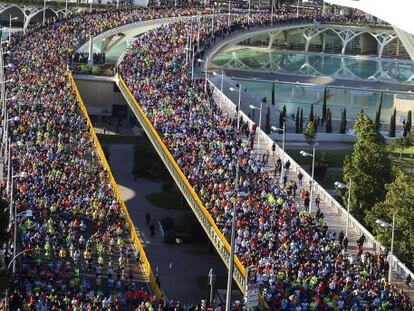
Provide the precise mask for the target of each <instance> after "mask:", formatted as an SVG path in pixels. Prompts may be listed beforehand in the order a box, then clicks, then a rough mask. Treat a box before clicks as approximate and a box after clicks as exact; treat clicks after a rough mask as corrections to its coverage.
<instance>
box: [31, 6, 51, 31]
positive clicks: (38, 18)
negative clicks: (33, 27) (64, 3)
mask: <svg viewBox="0 0 414 311" xmlns="http://www.w3.org/2000/svg"><path fill="white" fill-rule="evenodd" d="M43 11H45V18H46V19H48V18H51V17H57V16H58V13H57V12H56V11H54V10H52V9H50V8H46V9H43V8H42V9H39V10H37V11H35V12H33V13H31V14H30V15H29V16H28V17H27V19H26V23H25V25H24V28H27V26H28V25H29V24H30V23H36V22H42V21H43Z"/></svg>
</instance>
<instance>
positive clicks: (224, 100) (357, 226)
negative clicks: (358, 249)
mask: <svg viewBox="0 0 414 311" xmlns="http://www.w3.org/2000/svg"><path fill="white" fill-rule="evenodd" d="M209 84H210V86H211V87H213V88H214V92H213V93H214V94H216V95H217V96H219V97H220V101H219V102H217V104H218V105H219V106H221V107H220V108H223V107H224V106H225V107H226V108H227V109H228V110H230V111H233V112H234V116H235V115H236V105H235V104H234V103H233V102H232V101H231V100H230V99H229V98H228V97H227V96H226V95H225V94H224V93H223V92H221V91H220V89H219V88H218V87H216V86H215V85H214V83H213V82H211V81H209ZM240 115H241V117H242V119H243V121H244V122H247V123H248V124H249V128H251V125H252V124H253V123H254V122H253V121H252V120H251V119H250V118H249V117H248V116H247V115H246V114H245V113H244V112H243V111H240ZM256 132H257V133H258V135H260V141H261V143H266V144H268V145H269V147H270V146H272V145H273V143H275V145H276V150H275V153H276V154H277V155H278V156H279V157H282V153H283V150H282V148H281V147H280V146H279V145H278V143H277V142H275V141H273V140H272V139H271V138H270V137H269V136H268V135H267V134H266V133H265V132H264V131H262V130H261V129H259V128H257V129H256ZM284 159H285V161H287V160H289V161H290V163H291V166H290V167H291V169H292V170H293V171H294V172H296V173H299V171H301V172H302V174H303V182H304V183H308V184H311V179H312V177H311V176H310V175H309V174H308V173H307V172H306V170H305V169H303V168H302V167H301V166H300V165H299V164H298V163H297V162H296V161H295V160H294V159H293V158H292V157H290V156H289V154H287V153H286V152H285V154H284ZM313 185H314V189H313V191H314V193H315V195H316V194H319V197H320V198H321V201H323V202H325V203H326V204H327V205H328V206H329V207H330V208H332V209H333V210H334V211H336V212H337V213H338V214H339V215H340V216H341V217H342V218H343V219H344V221H345V223H346V219H347V211H346V209H345V208H344V207H343V206H342V205H341V204H340V203H339V202H338V201H337V200H335V198H334V197H333V196H332V195H330V194H329V192H327V191H326V190H325V189H324V188H323V187H322V186H321V185H320V184H318V182H316V181H314V183H313ZM349 228H350V229H354V230H355V231H356V233H357V234H358V235H362V234H363V233H364V234H365V237H366V242H367V245H369V246H370V248H371V249H372V250H373V251H384V250H385V247H384V246H382V245H381V244H380V243H379V242H378V241H376V240H375V237H374V236H373V235H372V234H371V232H369V231H368V230H367V229H366V228H365V227H364V226H363V225H362V224H361V223H360V222H359V221H358V220H357V219H355V218H354V217H353V216H352V215H349ZM392 266H393V269H394V270H395V272H396V273H397V276H398V277H399V278H404V279H405V278H406V277H407V276H408V274H410V275H411V278H412V279H414V273H413V272H412V271H410V270H409V269H408V268H407V266H406V265H405V264H404V263H402V262H401V261H400V260H399V259H398V258H397V257H396V256H393V259H392Z"/></svg>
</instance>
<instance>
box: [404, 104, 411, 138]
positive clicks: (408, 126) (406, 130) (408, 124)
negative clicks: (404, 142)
mask: <svg viewBox="0 0 414 311" xmlns="http://www.w3.org/2000/svg"><path fill="white" fill-rule="evenodd" d="M411 118H412V112H411V110H409V111H408V114H407V122H405V125H404V134H403V136H404V137H406V136H407V135H409V134H410V132H411V122H412V120H411Z"/></svg>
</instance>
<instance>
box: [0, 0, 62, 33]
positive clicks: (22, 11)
mask: <svg viewBox="0 0 414 311" xmlns="http://www.w3.org/2000/svg"><path fill="white" fill-rule="evenodd" d="M8 11H10V12H13V11H14V12H15V13H16V11H17V15H20V16H15V17H17V18H18V21H19V22H21V23H23V30H26V29H27V27H28V26H29V24H30V22H31V21H32V19H33V18H36V17H38V16H41V17H42V16H43V11H45V14H46V18H47V16H48V15H49V17H50V16H55V17H57V16H60V15H66V14H68V13H69V12H70V10H66V9H53V8H48V7H46V8H45V9H44V8H43V7H33V6H24V7H21V6H19V5H16V4H6V3H1V4H0V15H3V14H5V13H6V14H7V12H8ZM13 17H14V16H13ZM21 18H22V20H21Z"/></svg>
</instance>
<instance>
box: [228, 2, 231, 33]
mask: <svg viewBox="0 0 414 311" xmlns="http://www.w3.org/2000/svg"><path fill="white" fill-rule="evenodd" d="M230 25H231V1H230V0H229V15H228V19H227V27H230Z"/></svg>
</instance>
